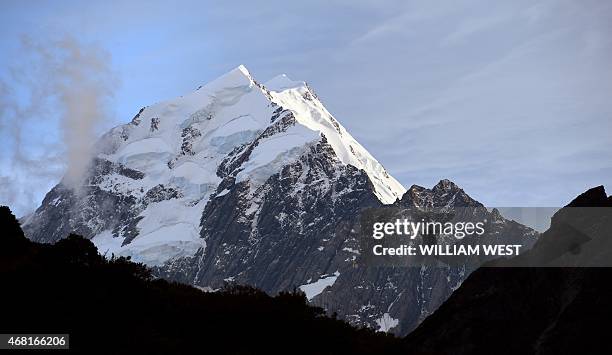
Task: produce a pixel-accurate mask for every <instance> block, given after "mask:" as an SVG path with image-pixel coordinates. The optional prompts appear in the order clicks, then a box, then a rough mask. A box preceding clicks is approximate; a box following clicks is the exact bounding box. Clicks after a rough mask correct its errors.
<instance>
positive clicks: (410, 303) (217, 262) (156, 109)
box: [24, 66, 536, 334]
mask: <svg viewBox="0 0 612 355" xmlns="http://www.w3.org/2000/svg"><path fill="white" fill-rule="evenodd" d="M96 151H97V153H96V156H95V157H94V158H93V159H92V164H91V168H90V169H89V173H88V174H87V175H86V176H84V177H83V181H82V183H81V184H78V186H68V183H67V182H66V181H62V182H60V183H59V184H58V185H57V186H55V187H54V188H53V189H52V190H51V191H50V192H49V193H48V194H47V195H46V196H45V198H44V200H43V202H42V205H41V206H40V207H39V208H38V209H37V210H36V212H35V213H34V214H33V215H31V216H30V217H29V218H28V219H27V220H26V221H25V225H24V230H25V232H26V235H28V237H29V238H31V239H32V240H35V241H40V242H55V241H57V240H60V239H62V238H64V237H65V236H67V235H68V234H69V233H71V232H75V233H78V234H80V235H83V236H85V237H86V238H89V239H91V240H92V241H93V243H94V244H95V245H96V246H97V247H98V249H99V250H100V252H101V253H103V254H106V255H113V254H114V255H116V256H130V257H131V258H132V260H134V261H137V262H143V263H146V264H147V265H149V266H151V267H153V268H154V270H155V273H156V274H157V275H158V276H162V277H164V278H167V279H170V280H177V281H181V282H184V283H187V284H192V285H196V286H198V287H201V288H202V289H206V290H217V289H220V288H221V287H223V286H224V285H225V284H226V283H235V284H246V285H251V286H254V287H257V288H259V289H262V290H263V291H265V292H267V293H270V294H276V293H278V292H280V291H287V290H293V289H301V290H302V291H304V292H305V293H306V295H307V297H308V299H309V300H310V301H311V302H312V303H313V304H316V305H319V306H322V307H323V308H325V309H326V310H327V311H328V312H330V313H333V312H336V313H337V314H338V315H339V316H340V317H342V318H344V319H347V320H348V321H349V322H351V323H352V324H354V325H358V326H367V327H371V328H375V329H378V330H383V331H392V332H394V333H396V334H406V333H407V332H409V331H410V330H412V329H414V327H416V325H417V324H418V323H419V322H420V321H421V320H422V319H424V317H425V316H427V315H428V314H430V313H431V312H433V311H434V310H435V309H436V308H437V307H438V306H439V305H440V304H441V303H442V302H443V301H444V300H445V299H446V298H447V297H448V296H449V295H450V293H451V292H452V291H453V290H454V289H455V288H456V287H458V285H459V284H460V283H461V282H462V281H463V280H464V278H465V277H466V276H467V275H468V274H469V273H470V272H471V271H472V270H473V269H474V268H475V267H476V266H477V265H476V266H474V265H459V266H454V267H448V268H428V267H425V266H423V267H421V268H404V267H369V266H368V265H367V264H366V263H363V262H362V260H361V259H362V258H361V252H362V251H361V250H360V247H361V246H360V243H359V238H358V232H357V230H358V229H359V228H357V227H358V219H359V216H360V214H361V213H362V211H364V210H365V209H368V208H380V207H383V206H394V207H414V208H429V207H440V206H443V207H446V208H452V207H466V206H472V207H474V208H476V210H477V211H478V214H479V215H480V216H482V215H487V216H489V219H491V220H497V221H498V222H499V223H497V224H496V225H495V230H494V231H492V233H497V234H500V233H501V234H504V233H506V232H508V233H510V232H511V233H512V235H513V236H515V237H516V238H518V239H519V240H521V241H524V242H525V244H527V245H529V244H531V243H532V242H533V241H534V240H535V237H536V233H535V232H534V231H532V230H530V229H529V228H526V227H524V226H521V225H519V224H517V223H515V222H512V221H508V220H506V219H504V218H503V217H501V216H500V215H499V214H498V213H496V211H491V212H489V211H487V210H486V209H485V208H484V206H482V204H480V203H478V202H477V201H475V200H473V199H471V198H470V197H469V196H467V194H466V193H465V192H464V191H463V190H461V189H460V188H459V187H458V186H456V185H455V184H453V183H452V182H450V181H448V180H442V181H441V182H440V183H439V184H438V185H436V186H435V187H434V188H433V189H431V190H430V189H425V188H422V187H418V186H413V187H412V188H411V189H410V190H409V191H406V190H405V189H404V187H403V186H402V185H401V184H399V183H398V182H397V181H396V180H395V179H394V178H393V177H391V176H390V175H389V174H388V172H387V171H386V170H385V169H384V168H383V167H382V165H381V164H379V163H378V162H377V161H376V160H375V159H374V158H373V157H372V156H371V155H370V154H369V153H368V152H367V151H366V150H365V149H364V148H363V147H362V146H361V145H360V144H359V143H358V142H357V141H356V140H355V139H354V138H353V137H352V136H351V135H350V134H349V133H348V132H347V131H346V129H344V127H342V125H340V123H339V122H338V121H337V120H336V119H335V118H334V117H333V116H332V115H331V114H330V113H329V112H328V111H327V110H326V109H325V107H324V106H323V104H322V103H321V101H320V100H319V99H318V98H317V96H316V94H315V93H314V92H313V90H312V89H311V88H310V87H309V86H308V85H306V84H305V83H304V82H296V81H292V80H290V79H288V78H287V77H286V76H285V75H280V76H277V77H275V78H274V79H272V80H270V81H268V82H266V83H265V84H260V83H258V82H257V81H255V80H254V79H253V78H252V77H251V75H250V74H249V72H248V71H247V70H246V69H245V68H244V67H243V66H240V67H238V68H236V69H234V70H232V71H231V72H229V73H227V74H225V75H223V76H221V77H220V78H218V79H216V80H214V81H213V82H211V83H209V84H207V85H204V86H202V87H200V88H199V89H198V90H196V91H195V92H193V93H191V94H189V95H186V96H183V97H180V98H176V99H173V100H169V101H165V102H161V103H158V104H155V105H152V106H149V107H145V108H143V109H141V110H140V112H139V113H138V114H137V115H136V116H135V117H134V118H133V119H132V121H131V122H130V123H128V124H125V125H121V126H118V127H115V128H113V129H112V130H111V131H109V132H108V133H107V134H105V135H104V136H102V137H101V139H100V140H99V141H98V142H97V144H96Z"/></svg>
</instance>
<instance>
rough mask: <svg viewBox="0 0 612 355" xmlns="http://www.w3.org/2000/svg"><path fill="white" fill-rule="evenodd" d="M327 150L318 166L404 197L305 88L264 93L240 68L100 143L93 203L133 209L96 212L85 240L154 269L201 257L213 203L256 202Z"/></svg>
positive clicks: (280, 85) (289, 84)
mask: <svg viewBox="0 0 612 355" xmlns="http://www.w3.org/2000/svg"><path fill="white" fill-rule="evenodd" d="M320 144H324V145H325V146H326V147H331V150H325V149H324V150H320V151H319V152H318V153H316V154H319V155H321V156H320V157H319V158H320V159H327V160H329V161H330V162H333V164H336V166H337V169H336V170H337V171H340V170H342V169H341V167H342V166H347V165H352V166H354V167H357V168H358V169H361V170H363V171H364V172H365V173H366V174H367V176H368V177H369V180H370V181H371V182H372V185H373V187H374V191H373V192H374V193H375V195H376V196H377V197H378V199H379V200H380V201H381V202H383V203H393V202H394V201H395V200H396V199H398V198H401V196H402V195H403V194H404V192H405V189H404V187H403V186H402V185H401V184H399V182H397V181H396V180H395V179H394V178H393V177H391V176H390V175H389V174H388V173H387V172H386V171H385V169H384V168H383V167H382V165H381V164H379V163H378V162H377V161H376V160H375V159H374V158H373V157H372V156H371V155H370V154H369V153H368V152H367V151H366V149H365V148H363V147H362V146H361V145H360V144H359V143H358V142H357V141H356V140H355V139H354V138H353V137H352V136H351V135H350V134H349V133H348V132H347V131H346V129H345V128H344V127H343V126H342V125H340V123H339V122H338V121H337V120H336V119H335V118H334V117H333V116H332V115H331V114H330V113H329V112H328V111H327V110H326V109H325V107H324V106H323V104H322V103H321V102H320V101H319V100H318V98H317V97H316V95H315V94H314V93H313V92H312V90H311V89H310V88H309V87H308V85H307V84H306V83H304V82H300V81H293V80H291V79H289V78H288V77H287V76H286V75H279V76H277V77H275V78H273V79H272V80H270V81H268V82H267V83H266V84H264V85H261V84H259V83H257V81H256V80H254V79H253V77H252V76H251V74H250V73H249V71H248V70H247V69H246V68H245V67H244V66H242V65H241V66H238V67H237V68H235V69H233V70H231V71H229V72H228V73H226V74H224V75H222V76H220V77H218V78H217V79H215V80H213V81H211V82H209V83H208V84H206V85H203V86H202V87H200V88H198V89H197V90H195V91H194V92H191V93H189V94H187V95H184V96H181V97H177V98H174V99H170V100H167V101H163V102H159V103H156V104H153V105H151V106H147V107H145V108H143V109H141V110H140V111H139V112H138V114H137V115H136V116H135V117H134V118H133V119H132V120H131V122H129V123H127V124H124V125H120V126H117V127H115V128H113V129H112V130H111V131H109V132H108V133H107V134H105V135H104V136H103V137H102V138H101V139H100V140H99V142H98V143H97V145H96V146H97V149H98V153H97V156H96V157H95V158H94V160H93V164H92V174H91V175H92V176H91V177H90V178H89V180H90V181H89V183H88V184H87V186H88V188H91V189H94V190H95V191H93V192H92V193H93V194H94V195H95V198H102V197H100V196H102V195H104V196H105V197H104V198H111V196H112V199H116V200H115V201H114V202H113V203H111V205H112V204H118V203H125V204H126V205H125V208H126V210H125V212H122V213H124V215H122V216H119V217H113V216H111V215H109V214H108V213H111V211H110V210H109V211H106V210H105V212H104V213H103V214H100V212H99V211H98V212H95V213H94V212H92V213H91V215H96V216H97V217H95V218H94V217H87V218H85V219H84V220H83V223H84V224H85V226H84V227H83V229H82V234H84V235H87V236H90V237H92V238H93V241H94V243H95V244H96V245H97V246H98V247H99V248H100V250H101V251H102V252H105V251H109V252H111V253H115V254H116V255H130V256H132V257H133V258H134V260H136V261H141V262H145V263H147V264H150V265H161V264H163V263H164V262H166V261H167V260H169V259H173V258H177V257H183V256H189V255H193V253H195V252H196V251H197V250H199V249H201V248H205V244H206V242H205V240H203V239H202V238H201V236H200V230H201V227H200V222H201V217H202V213H203V211H204V209H205V207H206V206H207V204H208V203H209V201H211V199H214V198H217V197H220V196H223V195H224V194H226V193H227V192H228V191H229V190H228V189H231V188H232V186H235V185H234V184H240V183H246V184H247V185H248V186H249V187H250V191H251V192H250V193H248V194H247V195H254V194H255V193H256V191H258V190H257V189H258V188H259V187H260V186H262V185H263V184H264V183H266V181H267V180H268V179H269V178H270V177H272V176H273V175H274V174H277V173H280V172H281V171H283V168H284V167H287V166H289V165H291V164H294V163H295V162H297V161H298V160H299V159H301V158H302V157H303V156H305V155H306V154H310V153H311V151H312V149H313V148H314V147H315V146H317V145H320ZM321 183H322V186H334V182H333V181H328V182H321ZM92 196H93V195H92ZM92 196H86V197H83V198H81V200H82V201H80V202H78V203H77V204H82V206H84V207H82V208H89V207H88V206H90V205H91V203H92V202H90V201H85V199H87V198H88V199H90V200H91V199H92V198H94V197H92ZM54 201H55V200H52V201H48V202H51V203H53V206H54V207H55V206H60V205H61V203H62V198H59V199H58V200H57V201H55V202H54ZM100 203H101V204H102V205H107V204H108V203H107V202H98V204H100ZM128 205H129V207H128ZM94 207H95V208H99V207H100V206H97V205H96V206H94ZM79 208H81V207H79ZM252 208H256V205H252ZM78 213H81V212H78ZM79 218H80V217H79ZM79 218H77V217H71V219H70V220H71V221H78V220H79ZM249 218H254V217H249ZM109 219H110V220H112V221H113V222H112V223H110V224H109ZM70 223H77V222H70ZM119 226H121V227H119ZM71 228H72V227H71ZM60 232H61V231H58V232H57V233H58V234H59V233H60Z"/></svg>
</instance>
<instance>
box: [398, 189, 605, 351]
mask: <svg viewBox="0 0 612 355" xmlns="http://www.w3.org/2000/svg"><path fill="white" fill-rule="evenodd" d="M610 201H611V198H610V197H607V196H606V194H605V190H604V188H603V186H599V187H595V188H592V189H590V190H588V191H586V192H585V193H583V194H581V195H580V196H578V197H577V198H576V199H574V200H573V201H572V202H571V203H570V204H568V206H567V207H566V208H563V209H561V210H559V211H558V212H557V213H556V214H555V216H554V217H553V219H552V221H551V222H552V224H551V228H550V229H549V230H548V231H546V232H545V233H543V234H542V235H541V236H540V238H539V240H538V242H537V243H536V244H535V246H534V247H533V249H532V250H530V251H529V252H528V253H526V254H524V255H521V256H519V257H516V258H513V259H510V260H508V261H506V262H503V263H500V264H504V265H505V266H514V267H504V268H493V267H481V268H480V269H478V270H476V271H474V272H473V273H472V274H471V275H470V276H469V277H468V278H467V279H466V280H465V281H464V282H463V284H462V285H461V287H459V289H457V290H456V291H455V292H454V293H453V294H452V295H451V296H450V297H449V299H448V300H447V301H446V302H445V303H444V304H442V306H441V307H440V308H439V309H438V310H437V311H436V312H434V313H433V314H432V315H431V316H429V317H428V318H427V319H425V320H424V321H423V322H422V323H421V325H420V326H419V327H418V328H417V329H416V330H415V331H414V332H412V333H411V334H409V335H408V336H407V337H406V338H405V339H404V345H405V349H406V352H407V353H410V354H490V353H492V352H493V353H496V354H524V353H527V354H534V353H537V354H604V353H608V354H609V353H612V343H610V341H609V340H608V337H609V334H608V333H609V331H608V327H607V324H609V321H610V319H611V318H612V304H611V303H610V299H612V283H610V281H609V280H610V279H612V269H610V268H607V267H593V268H587V267H573V268H572V267H554V268H551V267H537V268H536V267H521V266H524V265H557V266H559V265H561V266H563V265H588V262H589V261H595V260H610V257H611V255H610V252H609V251H610V250H612V246H611V245H610V244H611V242H610V238H609V236H610V231H611V230H612V212H611V211H612V209H610V208H599V209H590V208H574V207H611V206H612V205H611V204H610ZM577 226H578V227H580V228H575V227H577ZM580 258H583V259H580ZM598 258H599V259H598ZM577 260H578V261H579V262H576V261H577ZM559 261H561V263H559ZM555 263H556V264H555ZM490 265H491V264H490Z"/></svg>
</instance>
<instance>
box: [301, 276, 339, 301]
mask: <svg viewBox="0 0 612 355" xmlns="http://www.w3.org/2000/svg"><path fill="white" fill-rule="evenodd" d="M338 276H340V272H338V271H336V272H335V273H333V274H332V275H331V276H325V277H321V278H320V279H318V280H317V281H315V282H312V283H308V284H305V285H302V286H300V290H302V291H303V292H304V293H305V294H306V298H307V299H308V300H309V301H310V300H312V299H313V298H314V297H316V296H317V295H319V294H320V293H321V292H323V290H325V288H326V287H331V286H333V285H334V283H335V282H336V279H338Z"/></svg>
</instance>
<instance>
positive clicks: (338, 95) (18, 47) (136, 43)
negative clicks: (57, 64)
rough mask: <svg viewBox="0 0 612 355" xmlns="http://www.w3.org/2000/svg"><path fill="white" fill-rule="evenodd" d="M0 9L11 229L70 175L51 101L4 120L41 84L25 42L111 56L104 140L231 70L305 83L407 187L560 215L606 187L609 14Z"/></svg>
mask: <svg viewBox="0 0 612 355" xmlns="http://www.w3.org/2000/svg"><path fill="white" fill-rule="evenodd" d="M0 6H1V7H2V11H0V51H1V53H2V56H0V80H1V83H2V85H1V86H0V95H2V96H1V97H0V99H1V100H0V108H4V109H3V110H0V114H2V117H1V121H0V130H1V131H0V144H1V149H0V154H1V155H0V169H1V170H0V203H2V204H9V205H11V206H12V207H13V208H14V209H16V211H17V213H18V214H23V213H26V212H28V211H29V210H32V209H34V208H36V207H37V205H38V204H39V203H40V201H41V199H42V197H43V196H44V193H45V192H46V191H47V190H48V189H49V188H50V187H51V186H52V185H54V184H55V183H57V181H59V179H60V178H61V176H62V174H63V169H64V167H65V164H66V160H65V157H64V155H65V154H63V152H64V150H65V148H64V147H63V146H62V143H61V136H62V135H61V133H60V124H59V123H58V119H57V116H58V113H57V107H56V105H54V104H53V102H50V103H45V106H44V108H43V107H37V109H36V110H33V111H32V112H31V114H30V115H29V116H28V117H27V118H23V116H19V117H17V116H15V115H11V114H10V112H9V111H8V110H7V109H6V107H14V106H15V105H21V106H27V104H28V100H29V95H28V92H29V91H28V90H31V89H32V87H36V79H37V78H38V77H39V75H44V74H41V68H37V67H36V62H35V61H30V60H29V59H30V58H31V56H32V53H31V51H29V50H28V49H27V48H24V46H23V44H22V39H23V38H24V37H27V38H30V39H31V40H33V41H35V42H36V43H40V44H43V45H45V44H49V43H51V44H52V43H54V42H53V41H54V40H55V39H57V38H61V37H63V36H70V37H72V38H74V39H75V40H76V41H78V42H79V43H82V44H83V45H84V46H86V47H87V48H96V49H97V50H99V51H102V52H104V53H105V54H106V55H107V56H106V57H105V58H107V59H108V61H109V62H108V67H109V68H110V69H109V75H112V77H113V85H111V88H112V92H111V93H110V94H109V95H108V100H107V102H106V107H105V109H106V113H107V114H106V115H105V118H104V120H103V121H102V122H100V123H99V125H98V127H97V129H98V132H100V133H101V132H102V131H104V130H106V129H108V128H110V127H112V126H114V125H117V124H119V123H123V122H127V121H128V120H130V119H131V118H132V117H133V116H134V114H135V113H136V112H137V111H138V110H139V108H140V107H142V106H145V105H148V104H151V103H154V102H156V101H160V100H162V99H166V98H171V97H174V96H179V95H182V94H184V93H187V92H189V91H191V90H194V89H195V88H197V87H198V86H199V85H201V84H203V83H205V82H207V81H209V80H211V79H214V78H215V77H217V76H219V75H221V74H223V73H224V72H226V71H228V70H230V69H232V68H234V67H236V66H238V65H239V64H244V65H245V66H246V67H247V68H248V69H249V70H250V71H251V73H252V74H253V75H254V77H255V78H256V79H257V80H259V81H265V80H267V79H268V78H271V77H273V76H275V75H277V74H279V73H286V74H287V75H289V77H291V78H293V79H295V80H305V81H307V82H308V83H309V84H310V85H311V86H312V87H313V88H314V90H315V91H316V92H317V94H318V95H319V97H320V98H321V99H322V101H323V102H324V104H325V105H326V107H327V108H328V109H329V110H330V111H331V112H332V113H333V114H334V115H335V116H336V118H337V119H338V120H339V121H340V122H342V124H343V125H344V126H345V127H346V128H347V129H348V130H349V131H350V132H351V133H352V134H353V136H355V138H357V139H358V140H359V141H360V142H361V143H362V144H363V145H364V146H365V147H366V148H367V149H368V150H370V152H371V153H372V154H373V155H374V156H375V157H376V158H377V159H378V160H379V161H381V163H383V165H385V167H386V168H387V170H389V171H390V172H391V174H392V175H394V176H395V177H396V178H397V179H398V180H399V181H400V182H401V183H403V184H404V185H405V186H406V187H407V188H408V187H410V185H412V184H419V185H423V186H427V187H429V186H432V185H433V184H435V183H436V182H437V181H438V180H440V179H442V178H449V179H451V180H453V181H455V182H456V183H457V184H458V185H460V186H461V187H463V188H464V189H465V190H466V192H468V193H469V194H470V195H471V196H473V197H474V198H476V199H477V200H479V201H481V202H483V203H485V204H486V205H489V206H561V205H563V204H565V203H567V202H568V200H570V199H571V198H572V197H574V196H575V195H577V194H579V193H580V192H582V191H584V190H585V189H587V188H589V187H592V186H595V185H601V184H604V185H606V187H610V186H612V184H611V183H612V144H611V143H610V142H612V139H611V133H612V100H611V99H612V98H611V95H612V67H611V65H610V63H612V36H611V34H612V31H611V30H612V3H610V2H609V1H603V0H601V1H593V0H586V1H547V0H535V1H534V0H532V1H495V2H492V1H480V0H478V1H453V2H444V3H443V2H431V1H371V2H359V1H338V2H333V3H332V2H329V1H307V2H303V1H300V2H298V1H296V2H288V1H266V2H253V1H251V2H247V1H244V2H224V1H193V2H188V1H173V2H154V1H146V2H145V1H143V2H138V1H129V2H128V1H99V2H95V1H37V2H24V1H11V0H8V1H6V0H5V1H3V2H2V5H0ZM43 71H44V70H43ZM16 78H17V79H16ZM24 78H28V79H29V80H30V82H29V84H24V80H23V79H24ZM17 120H21V121H22V122H16V121H17ZM16 126H19V127H20V128H21V133H19V134H18V135H19V137H16V132H19V131H18V130H15V127H16ZM17 138H19V139H17ZM16 151H17V152H19V153H20V157H21V158H23V159H16V154H15V152H16ZM24 157H25V158H24Z"/></svg>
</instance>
